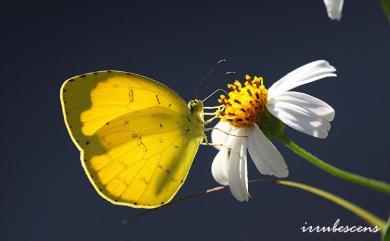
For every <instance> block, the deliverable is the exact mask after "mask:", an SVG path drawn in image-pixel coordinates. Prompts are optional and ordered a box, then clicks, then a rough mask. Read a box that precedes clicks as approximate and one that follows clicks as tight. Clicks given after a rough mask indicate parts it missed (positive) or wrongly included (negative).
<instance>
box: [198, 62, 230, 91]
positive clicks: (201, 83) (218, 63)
mask: <svg viewBox="0 0 390 241" xmlns="http://www.w3.org/2000/svg"><path fill="white" fill-rule="evenodd" d="M224 62H227V60H226V59H221V60H219V61H218V62H217V63H216V64H215V65H214V66H213V67H212V68H211V69H210V70H209V72H207V74H206V75H205V77H204V78H203V80H202V81H201V82H200V84H199V85H198V87H197V88H196V89H195V90H194V92H193V93H192V96H195V95H197V94H199V93H198V92H199V91H200V89H201V87H202V85H203V84H204V83H205V82H206V80H207V78H208V77H209V76H210V75H211V74H212V73H213V72H214V71H215V69H216V68H217V66H218V65H220V64H222V63H224Z"/></svg>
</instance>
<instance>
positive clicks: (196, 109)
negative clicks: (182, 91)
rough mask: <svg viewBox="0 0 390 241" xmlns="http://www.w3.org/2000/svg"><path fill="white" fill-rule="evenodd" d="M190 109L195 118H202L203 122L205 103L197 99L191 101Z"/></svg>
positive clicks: (189, 103)
mask: <svg viewBox="0 0 390 241" xmlns="http://www.w3.org/2000/svg"><path fill="white" fill-rule="evenodd" d="M188 108H189V109H190V112H191V114H192V115H193V116H196V117H198V118H200V120H202V122H203V120H204V119H203V109H204V106H203V102H202V101H201V100H198V99H195V100H190V101H189V102H188Z"/></svg>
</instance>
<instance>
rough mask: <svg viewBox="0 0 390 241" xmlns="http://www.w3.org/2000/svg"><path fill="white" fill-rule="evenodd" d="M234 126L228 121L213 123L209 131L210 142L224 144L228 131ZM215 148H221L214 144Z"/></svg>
mask: <svg viewBox="0 0 390 241" xmlns="http://www.w3.org/2000/svg"><path fill="white" fill-rule="evenodd" d="M233 129H234V127H233V126H232V125H230V123H229V122H226V121H220V122H218V124H217V125H215V127H214V129H213V131H212V132H211V142H212V143H213V144H218V145H223V144H226V142H227V140H228V138H229V135H228V134H229V133H230V132H232V130H233ZM215 148H217V149H221V147H220V146H215Z"/></svg>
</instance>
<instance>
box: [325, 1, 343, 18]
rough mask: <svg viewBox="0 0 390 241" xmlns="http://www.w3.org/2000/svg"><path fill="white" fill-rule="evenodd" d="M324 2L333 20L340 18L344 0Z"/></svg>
mask: <svg viewBox="0 0 390 241" xmlns="http://www.w3.org/2000/svg"><path fill="white" fill-rule="evenodd" d="M324 3H325V7H326V12H327V13H328V17H329V18H330V19H332V20H340V19H341V12H342V11H343V5H344V0H324Z"/></svg>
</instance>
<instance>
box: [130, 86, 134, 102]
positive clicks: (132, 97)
mask: <svg viewBox="0 0 390 241" xmlns="http://www.w3.org/2000/svg"><path fill="white" fill-rule="evenodd" d="M129 101H130V103H132V102H133V101H134V91H133V90H132V89H130V90H129Z"/></svg>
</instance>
